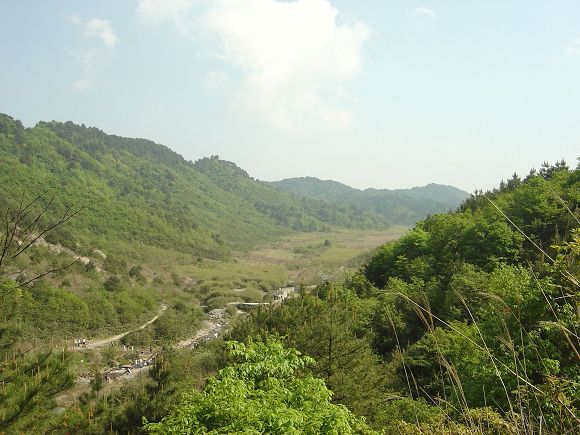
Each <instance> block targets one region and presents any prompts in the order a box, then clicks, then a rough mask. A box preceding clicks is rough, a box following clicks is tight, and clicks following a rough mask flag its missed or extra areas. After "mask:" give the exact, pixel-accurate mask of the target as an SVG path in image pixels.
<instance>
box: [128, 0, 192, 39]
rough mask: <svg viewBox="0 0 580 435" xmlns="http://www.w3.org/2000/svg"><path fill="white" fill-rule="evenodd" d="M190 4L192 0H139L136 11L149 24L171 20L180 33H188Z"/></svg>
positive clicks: (190, 23)
mask: <svg viewBox="0 0 580 435" xmlns="http://www.w3.org/2000/svg"><path fill="white" fill-rule="evenodd" d="M192 5H193V0H139V5H138V6H137V12H138V13H139V16H140V17H141V18H142V19H143V20H144V21H146V22H148V23H151V24H159V23H161V22H163V21H171V22H173V23H174V24H175V27H176V28H177V30H178V31H179V32H180V33H182V34H186V35H188V34H189V33H190V32H191V27H192V20H191V18H190V16H189V13H190V11H191V7H192Z"/></svg>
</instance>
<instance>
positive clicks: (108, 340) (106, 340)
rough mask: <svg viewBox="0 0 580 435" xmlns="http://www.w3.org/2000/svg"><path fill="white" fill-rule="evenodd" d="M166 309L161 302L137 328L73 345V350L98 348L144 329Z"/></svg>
mask: <svg viewBox="0 0 580 435" xmlns="http://www.w3.org/2000/svg"><path fill="white" fill-rule="evenodd" d="M166 309H167V305H164V304H162V305H161V307H160V308H159V311H158V312H157V314H156V315H155V317H153V318H152V319H151V320H148V321H147V322H145V323H143V324H142V325H141V326H139V327H138V328H135V329H131V330H130V331H125V332H122V333H121V334H117V335H113V336H112V337H107V338H103V339H101V340H95V341H90V342H89V343H88V344H87V345H86V346H83V347H80V346H75V347H73V350H85V349H98V348H99V347H103V346H105V345H107V344H110V343H113V342H114V341H118V340H120V339H121V338H123V337H124V336H126V335H128V334H130V333H131V332H135V331H139V330H141V329H144V328H145V327H147V326H149V325H151V324H152V323H153V322H155V321H156V320H157V319H158V318H159V316H161V314H163V312H164V311H165V310H166Z"/></svg>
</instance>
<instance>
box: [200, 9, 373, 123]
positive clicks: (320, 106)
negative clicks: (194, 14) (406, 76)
mask: <svg viewBox="0 0 580 435" xmlns="http://www.w3.org/2000/svg"><path fill="white" fill-rule="evenodd" d="M343 18H344V17H342V16H341V15H340V14H339V12H338V11H337V10H336V9H335V8H333V7H332V5H331V4H330V2H329V1H327V0H296V1H292V2H287V1H285V2H282V1H276V0H236V1H229V0H214V1H212V2H210V3H209V4H208V9H207V11H206V12H205V13H204V14H203V16H202V17H201V18H200V19H199V21H198V25H199V26H200V27H199V29H200V30H201V32H202V34H203V35H205V36H206V37H209V38H212V39H214V40H215V41H216V42H217V43H218V47H219V49H218V56H219V57H220V58H221V59H223V60H224V61H226V62H228V63H229V64H231V65H233V66H234V67H236V68H237V69H238V70H239V71H240V72H241V79H240V83H239V86H238V89H237V91H236V92H235V96H234V98H233V101H232V109H233V110H234V111H235V112H237V113H243V114H246V115H250V116H251V117H254V118H258V119H260V120H262V121H266V122H267V123H269V124H272V125H274V126H276V127H280V128H285V129H294V128H300V127H302V126H304V125H307V124H315V125H320V123H324V124H328V125H330V126H335V127H341V126H345V125H347V124H349V123H350V122H351V120H352V119H353V116H354V114H353V112H352V110H351V108H350V103H351V101H350V100H351V99H350V98H349V97H348V95H346V93H345V91H344V89H343V85H344V83H345V82H347V81H348V80H350V79H352V78H353V77H354V76H356V75H357V74H358V73H359V72H360V71H361V68H362V53H361V51H362V46H363V44H364V42H365V41H366V40H367V39H368V38H369V36H370V30H369V28H368V27H367V26H366V25H365V24H363V23H361V22H358V21H352V22H349V23H345V22H344V20H343Z"/></svg>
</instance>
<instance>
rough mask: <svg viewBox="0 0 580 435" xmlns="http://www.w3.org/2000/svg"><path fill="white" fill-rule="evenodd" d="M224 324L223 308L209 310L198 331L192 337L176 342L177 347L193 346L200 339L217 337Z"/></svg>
mask: <svg viewBox="0 0 580 435" xmlns="http://www.w3.org/2000/svg"><path fill="white" fill-rule="evenodd" d="M226 325H227V321H226V311H225V310H224V309H223V308H216V309H215V310H211V311H210V312H209V313H208V319H207V320H206V321H204V322H203V324H202V325H201V328H200V329H199V331H197V333H196V334H195V335H194V336H193V337H192V338H188V339H187V340H183V341H180V342H179V343H177V348H178V349H182V348H184V347H195V345H196V344H198V343H201V342H202V341H207V340H213V339H214V338H217V336H218V335H219V334H220V332H221V331H222V330H223V329H224V328H225V327H226Z"/></svg>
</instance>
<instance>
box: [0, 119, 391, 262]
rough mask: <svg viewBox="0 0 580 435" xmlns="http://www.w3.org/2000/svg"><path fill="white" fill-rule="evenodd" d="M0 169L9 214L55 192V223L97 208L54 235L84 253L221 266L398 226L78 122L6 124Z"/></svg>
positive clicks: (51, 213)
mask: <svg viewBox="0 0 580 435" xmlns="http://www.w3.org/2000/svg"><path fill="white" fill-rule="evenodd" d="M0 162H1V166H0V186H2V189H1V190H0V212H2V213H4V212H5V211H6V210H7V209H9V208H13V207H14V206H15V204H16V203H17V202H18V201H19V200H20V198H21V197H22V195H24V197H25V198H32V197H34V196H35V195H37V194H39V193H41V192H42V191H44V190H45V189H46V188H47V187H57V186H59V187H60V188H61V192H60V193H59V195H58V196H57V198H56V199H55V202H54V203H53V204H52V205H51V207H50V208H49V210H48V214H47V216H45V217H46V219H47V220H50V219H51V218H54V217H55V216H56V215H57V214H58V213H62V212H63V210H64V209H65V207H66V205H67V204H68V205H70V204H89V203H91V204H93V205H92V206H91V207H90V208H89V209H88V210H86V211H84V212H83V213H82V216H79V217H78V218H75V219H73V220H71V221H70V222H69V223H67V225H66V226H64V227H62V228H59V229H58V231H55V232H54V233H53V235H52V237H53V239H55V240H54V242H60V243H62V244H63V245H65V246H68V247H77V248H78V247H79V245H80V248H79V249H82V247H83V246H87V245H89V244H95V243H97V242H98V245H100V246H103V244H107V243H108V244H109V246H114V244H115V243H117V242H118V241H119V240H122V241H128V242H131V243H143V244H146V245H151V246H159V247H167V248H172V249H175V250H178V251H182V252H188V253H193V254H196V255H203V256H209V257H215V258H218V257H222V256H224V255H228V253H229V252H230V251H231V250H232V249H236V250H240V249H241V250H243V249H247V248H249V247H252V246H254V245H255V244H256V243H258V242H263V241H266V240H268V239H271V238H274V237H277V236H279V235H282V234H287V233H289V232H291V231H321V230H328V229H329V228H330V227H331V226H338V227H344V228H360V229H363V228H385V227H387V226H388V225H389V223H390V222H389V221H388V220H387V219H385V218H384V217H382V216H380V215H378V214H376V213H372V212H365V211H362V210H360V209H358V208H356V207H355V206H351V205H344V204H333V203H330V202H327V201H322V200H317V199H308V198H301V197H297V196H295V195H292V194H290V193H287V192H283V191H281V190H279V189H275V188H273V187H271V186H267V185H265V184H263V183H260V182H258V181H256V180H254V179H253V178H251V177H250V176H249V175H248V174H247V173H246V172H245V171H244V170H242V169H240V168H239V167H237V166H236V165H235V164H234V163H231V162H226V161H223V160H220V159H219V158H218V157H217V156H212V157H211V158H204V159H201V160H199V161H197V162H195V163H192V162H190V161H187V160H185V159H184V158H183V157H181V156H180V155H179V154H177V153H175V152H173V151H172V150H170V149H169V148H167V147H165V146H163V145H159V144H156V143H154V142H151V141H149V140H145V139H129V138H124V137H119V136H115V135H109V134H106V133H104V132H102V131H101V130H99V129H97V128H87V127H85V126H84V125H80V126H79V125H75V124H73V123H72V122H65V123H61V122H40V123H38V124H37V125H36V126H35V127H33V128H24V127H23V126H22V123H21V122H20V121H17V120H14V119H12V118H11V117H9V116H7V115H2V114H0Z"/></svg>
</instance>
